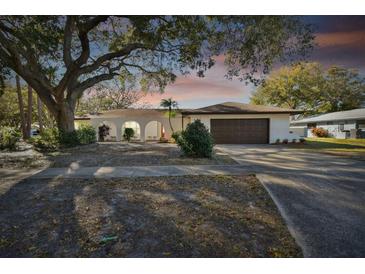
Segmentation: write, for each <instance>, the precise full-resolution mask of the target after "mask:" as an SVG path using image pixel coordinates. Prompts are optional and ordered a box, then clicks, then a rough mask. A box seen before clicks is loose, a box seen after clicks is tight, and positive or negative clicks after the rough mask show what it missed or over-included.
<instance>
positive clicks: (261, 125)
mask: <svg viewBox="0 0 365 274" xmlns="http://www.w3.org/2000/svg"><path fill="white" fill-rule="evenodd" d="M298 113H301V112H300V111H297V110H293V109H284V108H278V107H268V106H257V105H251V104H243V103H235V102H226V103H222V104H216V105H211V106H207V107H203V108H198V109H180V110H178V111H177V113H176V115H175V117H174V118H172V119H171V124H172V127H173V129H174V131H179V130H182V129H185V128H186V126H187V124H189V123H190V122H192V121H194V120H196V119H200V120H201V121H202V122H203V123H204V124H205V125H206V127H207V128H208V129H209V130H210V132H211V133H212V135H213V138H214V140H215V142H216V143H217V144H266V143H274V142H276V140H278V139H279V140H283V139H289V140H291V139H294V138H298V136H297V135H295V134H292V133H290V132H289V116H290V115H293V114H298ZM81 123H89V124H91V125H92V126H93V127H95V129H96V130H97V131H98V129H99V127H100V126H102V125H108V126H109V128H110V131H109V136H107V138H106V140H111V141H121V140H122V136H123V132H124V129H125V128H126V127H131V128H133V129H134V131H135V133H136V134H135V137H134V139H135V140H138V141H142V142H144V141H154V140H159V139H160V138H161V137H164V138H166V139H169V138H170V137H171V134H172V130H171V127H170V125H169V120H168V115H167V112H166V110H163V109H117V110H111V111H105V112H103V113H99V114H97V115H88V116H85V117H76V118H75V124H76V127H78V126H79V125H80V124H81Z"/></svg>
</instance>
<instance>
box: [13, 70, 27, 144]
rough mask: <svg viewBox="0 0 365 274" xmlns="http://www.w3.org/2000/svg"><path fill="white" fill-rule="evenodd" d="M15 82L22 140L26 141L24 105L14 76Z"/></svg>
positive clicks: (20, 89) (18, 81) (18, 80)
mask: <svg viewBox="0 0 365 274" xmlns="http://www.w3.org/2000/svg"><path fill="white" fill-rule="evenodd" d="M15 81H16V92H17V94H18V104H19V112H20V122H21V128H22V135H23V139H26V138H27V130H26V126H25V115H24V103H23V96H22V88H21V86H20V78H19V76H18V75H16V76H15Z"/></svg>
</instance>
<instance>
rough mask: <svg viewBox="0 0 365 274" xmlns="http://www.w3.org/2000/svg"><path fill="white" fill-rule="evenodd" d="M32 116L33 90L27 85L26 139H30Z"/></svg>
mask: <svg viewBox="0 0 365 274" xmlns="http://www.w3.org/2000/svg"><path fill="white" fill-rule="evenodd" d="M32 116H33V90H32V87H31V86H29V85H28V104H27V123H26V124H27V126H26V128H27V134H26V138H27V139H28V138H30V135H31V130H32V120H33V119H32Z"/></svg>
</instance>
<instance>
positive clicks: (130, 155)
mask: <svg viewBox="0 0 365 274" xmlns="http://www.w3.org/2000/svg"><path fill="white" fill-rule="evenodd" d="M49 156H50V158H49V159H50V161H51V162H52V164H51V167H69V166H71V164H72V163H77V164H78V165H79V166H81V167H93V166H153V165H215V164H221V165H222V164H229V165H231V164H237V163H236V162H235V161H234V160H233V159H231V158H230V157H229V156H228V155H224V154H221V153H219V152H218V153H215V154H214V156H213V157H212V158H210V159H208V158H190V157H184V156H183V155H182V154H181V152H180V149H179V148H178V147H176V146H175V145H171V144H133V143H132V144H125V143H112V144H103V143H99V144H93V145H88V146H80V147H76V148H70V149H64V150H62V151H60V152H57V153H54V154H50V155H49Z"/></svg>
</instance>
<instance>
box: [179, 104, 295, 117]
mask: <svg viewBox="0 0 365 274" xmlns="http://www.w3.org/2000/svg"><path fill="white" fill-rule="evenodd" d="M182 113H183V114H260V113H290V114H296V113H302V111H300V110H295V109H287V108H279V107H270V106H259V105H251V104H244V103H237V102H225V103H222V104H216V105H212V106H207V107H203V108H197V109H192V110H185V111H182Z"/></svg>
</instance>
